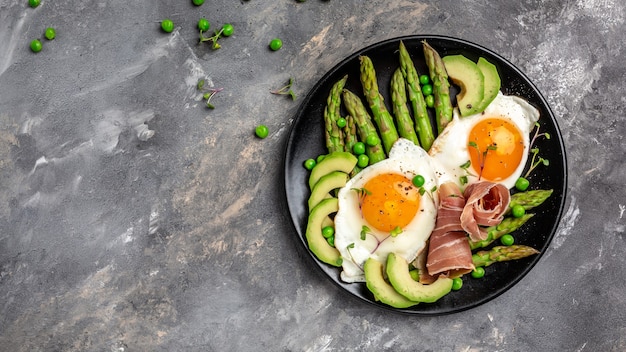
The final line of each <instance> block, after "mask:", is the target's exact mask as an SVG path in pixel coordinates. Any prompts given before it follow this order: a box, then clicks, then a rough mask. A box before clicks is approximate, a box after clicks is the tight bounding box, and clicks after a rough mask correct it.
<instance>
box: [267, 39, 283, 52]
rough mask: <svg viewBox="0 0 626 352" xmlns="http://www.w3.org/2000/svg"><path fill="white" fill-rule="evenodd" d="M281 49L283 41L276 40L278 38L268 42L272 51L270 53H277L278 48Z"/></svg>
mask: <svg viewBox="0 0 626 352" xmlns="http://www.w3.org/2000/svg"><path fill="white" fill-rule="evenodd" d="M282 47H283V41H282V40H280V39H278V38H274V39H272V40H271V41H270V49H272V51H277V50H280V48H282Z"/></svg>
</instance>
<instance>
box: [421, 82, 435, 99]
mask: <svg viewBox="0 0 626 352" xmlns="http://www.w3.org/2000/svg"><path fill="white" fill-rule="evenodd" d="M422 94H424V95H425V96H428V95H432V94H433V86H432V85H430V84H425V85H423V86H422Z"/></svg>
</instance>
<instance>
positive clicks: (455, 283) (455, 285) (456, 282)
mask: <svg viewBox="0 0 626 352" xmlns="http://www.w3.org/2000/svg"><path fill="white" fill-rule="evenodd" d="M461 287H463V279H461V278H460V277H455V278H454V279H452V290H453V291H458V290H460V289H461Z"/></svg>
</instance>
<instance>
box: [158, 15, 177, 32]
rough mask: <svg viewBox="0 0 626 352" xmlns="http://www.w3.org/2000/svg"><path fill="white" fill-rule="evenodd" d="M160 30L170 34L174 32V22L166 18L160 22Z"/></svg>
mask: <svg viewBox="0 0 626 352" xmlns="http://www.w3.org/2000/svg"><path fill="white" fill-rule="evenodd" d="M161 29H163V31H164V32H166V33H172V31H173V30H174V22H173V21H172V20H170V19H168V18H166V19H164V20H163V21H161Z"/></svg>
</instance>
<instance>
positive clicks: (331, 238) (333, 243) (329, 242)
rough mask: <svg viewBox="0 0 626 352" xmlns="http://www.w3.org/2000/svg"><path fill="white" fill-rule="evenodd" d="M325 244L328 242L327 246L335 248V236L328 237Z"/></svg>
mask: <svg viewBox="0 0 626 352" xmlns="http://www.w3.org/2000/svg"><path fill="white" fill-rule="evenodd" d="M326 242H328V244H329V245H330V246H331V247H334V246H335V236H330V237H328V238H327V239H326Z"/></svg>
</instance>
